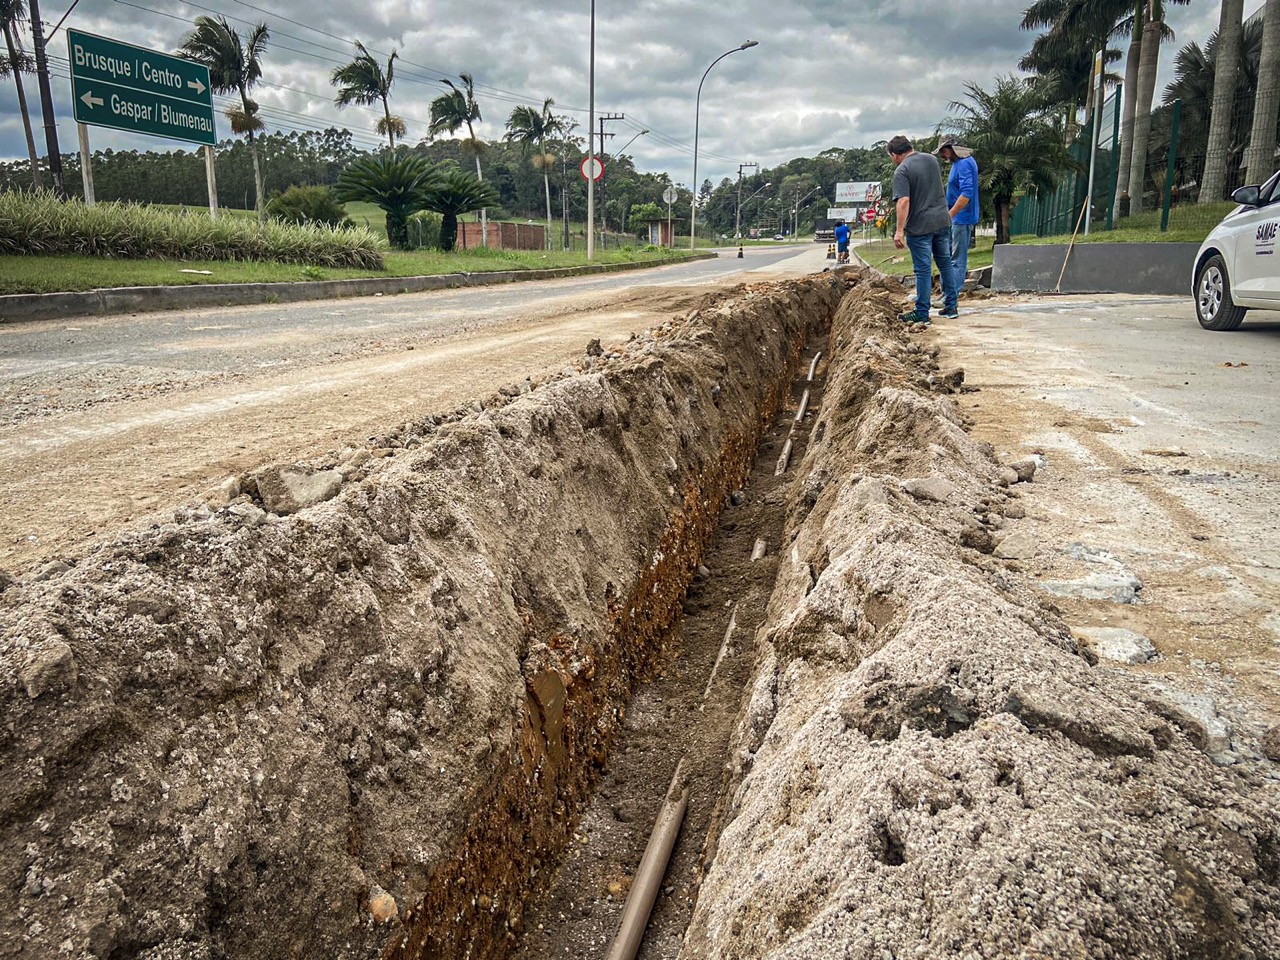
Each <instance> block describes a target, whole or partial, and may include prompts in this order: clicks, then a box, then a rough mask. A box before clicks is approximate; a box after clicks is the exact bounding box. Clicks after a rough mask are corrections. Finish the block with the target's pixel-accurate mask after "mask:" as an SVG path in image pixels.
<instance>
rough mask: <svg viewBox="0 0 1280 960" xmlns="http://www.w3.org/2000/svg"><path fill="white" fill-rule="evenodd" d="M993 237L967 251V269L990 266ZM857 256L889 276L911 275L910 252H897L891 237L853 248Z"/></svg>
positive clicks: (981, 240)
mask: <svg viewBox="0 0 1280 960" xmlns="http://www.w3.org/2000/svg"><path fill="white" fill-rule="evenodd" d="M994 243H995V237H983V236H980V237H978V241H977V246H976V247H975V248H973V249H971V250H970V251H969V269H970V270H977V269H978V268H979V267H989V266H991V247H992V245H993V244H994ZM853 249H854V250H855V251H856V252H857V254H858V256H860V257H862V259H863V260H865V261H866V262H867V263H869V264H871V265H872V266H873V267H875V268H876V269H877V270H881V271H883V272H884V273H891V274H901V275H905V274H909V273H911V269H912V268H911V251H909V250H905V249H904V250H899V249H897V248H896V247H895V246H894V245H893V237H892V236H890V237H886V238H884V239H876V240H873V241H872V242H871V243H867V244H859V245H857V246H856V247H854V248H853Z"/></svg>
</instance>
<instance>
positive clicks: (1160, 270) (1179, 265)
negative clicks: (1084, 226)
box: [991, 242, 1200, 296]
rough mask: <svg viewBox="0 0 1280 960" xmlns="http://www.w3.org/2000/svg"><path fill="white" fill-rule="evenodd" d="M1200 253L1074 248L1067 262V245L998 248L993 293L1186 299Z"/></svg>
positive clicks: (1173, 246) (1192, 246) (1183, 246)
mask: <svg viewBox="0 0 1280 960" xmlns="http://www.w3.org/2000/svg"><path fill="white" fill-rule="evenodd" d="M1199 249H1200V244H1198V243H1161V242H1147V243H1077V244H1076V245H1075V248H1074V249H1073V250H1072V251H1071V257H1070V258H1069V259H1068V258H1067V244H1065V243H1055V244H1022V243H1019V244H1009V243H1002V244H1000V245H999V246H997V247H996V248H995V254H994V261H995V262H994V264H993V270H992V282H991V288H992V289H993V290H995V291H997V292H1000V293H1013V292H1017V293H1054V292H1057V293H1135V294H1162V295H1171V296H1179V295H1184V296H1185V295H1188V294H1189V293H1190V291H1191V268H1192V265H1193V264H1194V263H1195V258H1196V251H1197V250H1199ZM1064 260H1065V261H1066V264H1067V269H1066V272H1065V273H1063V272H1062V264H1063V261H1064ZM1059 274H1062V286H1061V288H1060V289H1059V288H1058V276H1059Z"/></svg>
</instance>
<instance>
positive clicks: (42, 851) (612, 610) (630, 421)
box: [0, 277, 844, 960]
mask: <svg viewBox="0 0 1280 960" xmlns="http://www.w3.org/2000/svg"><path fill="white" fill-rule="evenodd" d="M843 289H844V288H843V286H842V285H840V284H838V283H836V282H834V281H833V280H832V278H830V277H816V278H813V279H811V280H807V281H802V282H799V283H793V284H786V285H781V284H779V285H760V286H757V287H748V288H744V289H741V290H739V291H736V292H735V293H734V294H733V295H730V296H724V295H722V296H718V297H715V298H712V299H709V300H708V302H706V303H704V304H703V305H702V307H701V308H700V309H699V310H698V311H695V312H694V313H693V314H691V315H690V316H689V317H688V318H685V319H677V320H676V321H674V322H672V323H670V324H667V325H665V326H664V328H663V329H661V330H658V331H656V332H655V334H653V335H649V336H646V337H641V338H639V339H637V340H635V341H633V342H632V343H630V344H628V345H626V346H625V347H621V348H619V349H618V350H610V351H608V352H607V353H608V354H618V355H617V356H610V355H604V356H601V357H595V358H591V359H590V360H587V361H584V365H585V366H586V367H587V368H588V372H585V373H581V374H576V373H575V374H567V375H565V376H564V377H563V378H561V379H558V380H555V381H553V382H551V383H548V384H546V385H544V386H542V387H540V388H538V389H536V390H532V391H531V392H528V393H524V394H523V395H516V396H502V397H495V398H493V401H492V402H491V404H490V406H489V408H488V409H486V410H484V411H483V412H478V413H474V414H471V415H467V416H462V417H458V418H454V419H452V420H450V421H449V422H445V423H443V424H440V425H438V426H436V427H434V428H433V429H430V430H428V435H427V436H425V438H423V439H422V441H421V444H420V445H419V446H415V447H413V448H411V449H408V448H404V447H398V448H397V447H394V446H389V447H388V448H386V449H383V450H380V451H379V453H380V456H379V457H378V458H374V459H371V460H368V461H367V462H365V463H363V464H362V465H361V466H360V468H359V469H358V470H356V471H354V472H350V473H344V474H343V476H344V477H347V479H346V481H345V482H344V483H343V484H342V486H341V489H340V491H339V492H338V493H337V495H336V496H334V497H333V499H329V500H327V501H325V502H323V503H320V504H318V505H316V506H312V507H309V508H306V509H301V510H299V511H298V512H296V513H290V514H288V515H281V514H278V513H270V512H267V511H264V510H262V509H261V507H260V506H259V503H260V502H261V501H259V502H256V503H255V502H250V500H249V499H247V498H246V497H245V496H240V497H238V498H237V499H235V500H234V501H233V502H232V503H230V504H229V505H228V506H226V507H223V508H221V509H218V510H216V511H209V510H207V509H202V510H193V511H183V512H180V514H179V515H178V516H176V517H175V520H174V522H172V523H167V524H163V525H161V526H158V527H156V528H154V529H152V530H149V531H146V532H142V533H138V534H130V535H126V536H121V537H119V538H117V539H116V540H114V541H113V542H111V543H109V544H107V545H105V546H103V547H102V548H100V549H97V550H95V551H94V552H92V553H91V554H89V555H88V556H85V557H83V558H82V559H80V560H78V561H77V562H75V563H74V564H72V565H67V564H57V565H55V566H53V567H47V568H45V569H44V570H42V571H41V572H40V573H38V574H36V575H33V576H32V577H30V578H28V579H27V580H25V581H19V582H6V583H0V704H2V705H3V712H4V716H5V718H6V723H5V725H4V726H3V727H2V728H0V769H3V771H4V775H3V776H2V777H0V879H2V881H3V882H2V883H0V891H3V892H2V893H0V898H2V899H0V908H2V909H0V913H2V914H3V919H0V956H5V957H23V958H41V960H44V958H48V957H52V956H57V955H60V954H62V955H70V956H91V957H103V958H106V957H112V958H122V957H143V958H148V960H162V958H163V960H169V958H175V960H176V958H211V957H221V956H232V957H249V956H254V957H280V958H284V957H353V956H370V955H375V954H377V953H378V952H380V951H381V952H383V953H384V955H387V956H393V957H410V956H419V955H443V956H463V955H474V956H482V955H485V954H486V953H488V952H490V951H493V950H495V949H501V948H502V945H504V944H506V943H508V942H510V941H511V939H512V938H513V937H514V935H515V933H517V932H518V931H519V930H520V928H521V925H522V921H521V903H522V902H523V900H524V899H525V898H526V896H527V895H528V894H529V893H530V891H531V890H534V889H536V888H538V887H539V886H541V885H542V884H543V883H544V882H545V880H546V875H547V874H548V873H549V872H550V871H549V869H548V868H549V866H550V865H551V864H552V863H554V861H555V859H556V857H557V853H558V851H559V850H560V848H561V847H562V846H563V844H564V842H565V839H566V835H567V833H568V831H569V830H570V827H571V824H572V820H573V814H574V812H575V810H576V809H577V806H578V804H579V803H580V801H581V798H582V796H583V795H584V792H585V791H586V789H587V785H588V784H589V783H590V782H591V780H592V779H593V777H594V776H595V772H596V770H597V769H598V767H599V765H600V764H601V763H602V761H603V758H604V756H605V754H606V752H607V749H608V746H609V743H610V740H611V738H612V736H613V734H614V732H615V730H616V729H617V727H618V725H619V723H620V718H621V712H622V709H623V708H622V705H623V704H625V700H626V695H627V693H628V692H629V690H630V687H631V685H632V683H633V682H634V681H635V680H636V678H637V677H638V676H639V675H641V674H642V673H643V672H644V670H645V666H646V663H647V661H648V658H649V655H650V653H651V652H652V650H653V647H654V645H655V644H656V643H657V642H658V639H659V638H660V637H661V635H662V633H663V631H664V630H665V629H666V628H667V627H668V626H669V624H670V623H671V622H672V620H673V619H674V618H675V617H676V616H677V615H678V613H679V608H680V603H681V600H682V598H683V596H684V592H685V587H686V586H687V584H688V582H689V578H690V575H691V573H692V571H693V570H694V569H695V567H696V564H697V562H698V559H699V557H700V555H701V551H702V549H703V548H704V545H705V542H706V539H707V538H708V536H709V534H710V530H711V529H712V525H713V524H714V521H715V517H716V515H717V513H718V512H719V509H720V506H721V503H722V501H723V500H724V498H725V495H726V494H727V492H728V491H730V490H732V489H734V488H735V487H736V485H737V484H738V483H739V482H740V481H741V479H742V478H743V476H744V475H745V472H746V470H747V469H748V466H749V464H750V462H751V460H752V457H753V456H754V451H755V447H756V443H757V440H758V438H759V434H760V431H761V429H762V427H763V425H764V424H765V423H766V422H767V421H768V418H769V416H770V415H771V414H772V413H773V411H774V410H775V409H776V408H777V405H778V403H779V401H780V399H781V398H782V396H783V395H784V394H785V392H786V390H787V389H788V386H789V382H790V377H791V374H792V373H793V372H794V371H793V367H794V364H795V361H796V358H797V357H798V356H799V350H800V347H801V345H802V344H803V343H804V341H805V339H806V337H807V336H808V334H809V333H810V332H811V331H812V330H813V329H815V328H816V327H820V326H821V325H823V324H825V323H827V322H828V320H829V318H830V315H831V313H832V311H833V310H834V308H835V305H836V304H837V302H838V300H839V297H840V296H841V295H842V293H843ZM514 393H517V394H518V393H519V391H514ZM381 454H386V456H385V457H383V456H381ZM334 466H335V462H333V460H332V458H331V459H330V461H325V462H317V463H314V464H310V465H308V469H328V468H332V467H334ZM246 479H247V478H246ZM255 485H256V484H246V486H248V487H250V488H252V487H254V486H255ZM234 493H235V491H234V490H231V491H229V494H230V495H234ZM468 951H469V954H468Z"/></svg>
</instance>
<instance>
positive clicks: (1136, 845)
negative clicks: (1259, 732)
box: [680, 282, 1280, 960]
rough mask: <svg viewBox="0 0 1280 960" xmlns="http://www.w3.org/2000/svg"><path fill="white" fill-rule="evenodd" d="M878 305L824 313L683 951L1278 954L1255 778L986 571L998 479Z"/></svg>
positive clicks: (869, 295)
mask: <svg viewBox="0 0 1280 960" xmlns="http://www.w3.org/2000/svg"><path fill="white" fill-rule="evenodd" d="M900 299H901V289H900V287H899V286H898V285H897V284H896V283H885V282H872V283H869V284H867V285H865V286H863V287H862V288H860V289H859V290H858V291H856V292H854V293H852V294H850V295H849V296H848V297H846V298H845V300H844V302H843V303H842V305H841V308H840V310H839V311H838V313H837V316H836V319H835V321H834V323H833V328H832V332H831V343H832V355H831V365H830V376H829V380H828V383H827V389H826V393H825V396H824V400H823V403H822V405H821V408H820V410H819V411H818V413H817V422H816V424H815V426H814V430H813V440H812V442H811V444H810V446H809V448H808V450H807V452H806V454H805V457H804V459H803V461H802V462H801V463H800V464H798V465H797V467H796V474H795V479H794V480H793V492H792V497H791V503H792V514H791V516H790V518H789V520H788V524H787V533H786V534H785V539H784V542H783V543H782V545H781V549H782V551H783V554H784V556H783V558H782V560H781V562H780V565H779V575H778V580H777V583H776V585H775V590H774V594H773V597H772V599H771V601H770V610H769V613H768V616H767V617H766V620H765V624H764V626H762V627H761V628H760V631H759V632H758V634H757V656H758V661H757V662H758V666H757V669H756V672H755V676H754V678H753V681H752V689H751V691H750V693H749V695H748V698H747V702H746V704H745V706H744V709H743V713H742V715H741V717H740V720H739V724H738V728H737V731H736V733H735V735H734V739H733V743H732V750H733V756H732V759H731V764H732V776H731V783H730V786H729V788H728V790H727V792H726V797H725V800H724V801H723V804H722V809H721V812H720V815H719V819H720V822H721V823H722V824H723V826H722V827H721V828H719V829H718V830H716V831H713V833H714V835H715V836H716V841H715V842H714V843H713V845H712V848H711V849H709V850H708V851H707V854H706V864H707V865H706V872H705V875H704V877H703V879H702V882H701V884H700V889H699V892H698V899H697V905H696V908H695V912H694V917H693V920H692V923H691V925H690V928H689V930H688V932H687V934H686V938H685V942H684V946H683V949H682V951H681V954H680V956H681V957H682V958H687V960H746V958H751V960H763V958H768V960H782V958H802V957H803V958H806V960H824V958H831V960H835V958H847V957H860V958H873V957H874V958H876V960H905V958H920V960H924V958H930V960H938V958H964V960H978V958H1007V957H1024V958H1043V960H1050V958H1052V960H1060V958H1064V957H1088V958H1091V960H1110V958H1114V960H1121V958H1125V960H1132V958H1168V960H1172V958H1183V960H1275V958H1277V957H1280V820H1277V817H1276V811H1277V809H1280V797H1277V790H1276V786H1275V783H1274V781H1273V780H1268V778H1266V777H1265V776H1261V775H1260V773H1261V771H1260V770H1253V771H1250V770H1249V769H1246V768H1231V769H1226V768H1222V767H1218V766H1215V765H1214V764H1213V763H1212V762H1211V760H1210V759H1209V758H1208V757H1207V756H1206V755H1205V754H1204V753H1203V752H1201V750H1199V749H1197V747H1196V745H1195V744H1196V736H1197V732H1196V725H1195V721H1194V719H1193V718H1189V717H1187V716H1186V714H1185V713H1183V712H1182V711H1180V710H1179V709H1178V708H1177V707H1176V705H1174V704H1170V703H1164V702H1160V701H1156V700H1153V699H1152V695H1151V694H1150V693H1149V692H1148V691H1146V690H1144V689H1143V688H1142V687H1141V686H1139V685H1138V684H1136V683H1133V682H1131V681H1130V680H1129V679H1128V678H1127V677H1125V676H1124V675H1122V674H1121V673H1119V672H1118V671H1114V670H1110V669H1107V668H1106V667H1105V666H1102V665H1099V664H1098V662H1097V660H1096V658H1095V657H1093V656H1092V655H1091V654H1090V653H1089V652H1088V651H1087V650H1081V649H1080V648H1078V647H1077V645H1076V643H1075V641H1074V640H1073V639H1072V637H1071V634H1070V631H1069V630H1068V628H1067V626H1066V625H1065V624H1064V622H1063V621H1062V620H1061V619H1060V617H1059V616H1058V615H1057V611H1056V609H1055V608H1054V607H1053V605H1052V603H1051V602H1050V601H1049V600H1048V599H1047V597H1046V595H1044V594H1042V593H1039V592H1037V591H1036V590H1035V588H1034V584H1032V583H1030V582H1028V580H1027V579H1026V578H1025V577H1024V576H1023V575H1021V574H1020V573H1019V572H1018V571H1017V568H1016V565H1015V564H1010V563H1007V562H1001V561H998V560H995V559H994V558H993V557H992V556H991V550H992V536H991V532H992V526H993V521H992V517H995V516H998V515H1000V514H1001V513H1002V512H1003V511H1004V509H1005V507H1006V506H1008V505H1009V504H1010V502H1011V500H1013V499H1014V498H1016V497H1017V496H1018V493H1017V487H1016V486H1015V487H1012V488H1005V487H1003V486H1002V485H1001V484H1000V482H999V481H998V477H999V467H1000V465H999V464H998V463H997V462H996V461H995V459H994V457H993V451H992V449H991V448H990V446H989V445H985V444H981V443H978V442H976V441H974V440H973V439H972V437H970V436H969V434H967V433H966V432H965V430H964V424H963V422H962V418H961V415H960V414H959V412H958V408H957V407H956V405H955V404H954V403H953V402H952V401H951V400H950V399H949V398H947V397H945V396H941V395H939V394H938V393H936V392H933V391H934V389H935V384H939V383H940V381H941V382H945V381H946V378H939V377H937V376H936V364H935V363H933V362H932V358H931V355H930V353H929V352H928V350H927V349H926V348H924V347H923V346H922V342H921V340H920V337H919V335H908V334H906V333H905V332H904V331H903V329H902V328H901V327H900V326H899V325H897V324H896V322H895V321H894V320H893V316H894V314H895V313H896V312H897V310H898V309H899V301H900ZM913 340H914V342H913ZM923 478H939V479H943V480H945V481H947V483H948V484H950V486H951V488H952V489H951V492H950V493H949V495H945V496H944V497H943V498H942V499H941V500H930V499H928V498H920V497H917V496H913V495H911V494H909V493H908V492H907V491H906V490H905V489H904V487H903V484H904V482H905V481H909V480H911V479H923ZM934 492H935V493H945V488H943V489H942V490H941V491H939V490H935V491H934ZM1010 515H1012V516H1017V515H1018V514H1017V513H1016V512H1014V511H1010Z"/></svg>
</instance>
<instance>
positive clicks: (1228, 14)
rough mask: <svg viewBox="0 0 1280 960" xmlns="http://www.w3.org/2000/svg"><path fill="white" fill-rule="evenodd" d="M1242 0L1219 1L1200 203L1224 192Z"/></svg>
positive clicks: (1233, 102) (1218, 198) (1238, 60)
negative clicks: (1220, 4) (1210, 109)
mask: <svg viewBox="0 0 1280 960" xmlns="http://www.w3.org/2000/svg"><path fill="white" fill-rule="evenodd" d="M1243 20H1244V0H1222V11H1221V12H1220V13H1219V19H1218V35H1217V39H1218V43H1217V55H1216V56H1215V58H1214V77H1213V110H1212V112H1211V113H1210V114H1209V140H1208V144H1207V147H1208V150H1207V152H1206V153H1205V158H1204V176H1203V177H1202V178H1201V180H1200V203H1217V202H1218V201H1220V200H1221V199H1222V197H1223V194H1224V193H1225V187H1226V180H1227V148H1228V146H1229V141H1230V133H1231V114H1232V113H1233V112H1234V108H1235V98H1236V74H1237V73H1238V72H1239V68H1240V27H1241V23H1242V22H1243Z"/></svg>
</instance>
